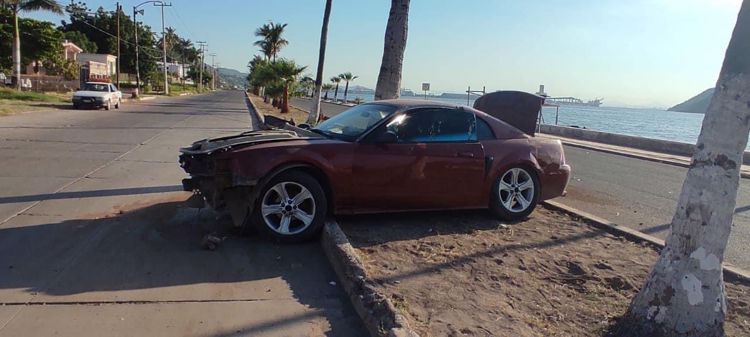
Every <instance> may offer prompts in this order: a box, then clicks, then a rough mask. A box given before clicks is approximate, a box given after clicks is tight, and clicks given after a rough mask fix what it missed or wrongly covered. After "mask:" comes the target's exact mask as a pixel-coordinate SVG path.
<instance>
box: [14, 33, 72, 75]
mask: <svg viewBox="0 0 750 337" xmlns="http://www.w3.org/2000/svg"><path fill="white" fill-rule="evenodd" d="M62 46H63V59H65V60H73V61H75V60H76V59H77V57H78V54H80V53H81V52H83V49H81V47H78V46H76V44H75V43H73V42H70V41H68V40H65V41H64V42H63V43H62ZM23 70H24V72H23V73H24V74H27V75H46V74H47V71H46V69H44V65H43V64H42V61H39V60H34V61H31V63H29V64H27V65H26V67H25V69H23Z"/></svg>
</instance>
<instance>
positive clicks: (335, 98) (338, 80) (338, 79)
mask: <svg viewBox="0 0 750 337" xmlns="http://www.w3.org/2000/svg"><path fill="white" fill-rule="evenodd" d="M331 82H333V83H335V84H336V89H335V90H334V91H333V101H334V102H336V101H338V97H339V83H341V77H339V76H334V77H331Z"/></svg>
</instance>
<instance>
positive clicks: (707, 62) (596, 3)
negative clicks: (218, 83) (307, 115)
mask: <svg viewBox="0 0 750 337" xmlns="http://www.w3.org/2000/svg"><path fill="white" fill-rule="evenodd" d="M61 2H64V1H61ZM85 2H87V3H88V5H89V7H92V8H96V7H99V6H103V7H105V8H107V9H114V6H115V5H114V4H115V2H114V1H99V0H90V1H85ZM121 2H122V3H123V4H124V8H125V10H126V11H127V12H128V13H132V6H133V5H135V4H138V3H140V2H141V1H140V0H124V1H121ZM740 2H741V1H740V0H627V1H624V0H568V1H565V0H545V1H543V0H529V1H517V0H474V1H455V0H412V4H411V10H410V17H409V38H408V43H407V48H406V55H405V60H404V76H403V84H402V85H403V87H405V88H411V89H414V90H419V88H420V83H421V82H430V83H431V84H432V89H433V91H434V92H462V91H464V90H466V86H468V85H471V86H472V87H481V86H483V85H484V86H487V89H488V90H498V89H516V90H524V91H530V92H535V91H536V90H537V89H538V85H539V84H545V85H546V91H547V92H548V93H549V94H551V95H553V96H577V97H580V98H583V99H591V98H596V97H603V98H604V102H605V104H606V105H633V106H652V107H668V106H671V105H673V104H676V103H679V102H680V101H682V100H684V99H687V98H689V97H691V96H693V95H695V94H697V93H699V92H701V91H702V90H704V89H706V88H708V87H712V86H713V85H714V83H715V81H716V77H717V75H718V73H719V69H720V67H721V62H722V59H723V56H724V51H725V49H726V45H727V43H728V41H729V36H730V34H731V31H732V28H733V27H734V23H735V20H736V15H737V12H738V10H739V5H740ZM324 3H325V1H324V0H284V1H268V0H266V1H256V0H251V1H247V0H246V1H241V0H214V1H204V0H172V5H173V7H171V8H167V9H166V13H165V16H166V21H167V26H172V27H175V28H176V29H177V32H178V34H180V35H183V36H186V37H188V38H190V39H191V40H193V41H195V40H204V41H208V43H209V47H208V48H209V49H210V52H213V53H217V54H218V56H217V62H219V63H220V64H221V66H223V67H228V68H234V69H237V70H241V71H246V65H247V61H248V60H249V59H250V57H251V56H252V55H253V54H255V53H258V52H257V51H256V48H254V47H253V46H252V42H253V41H254V40H255V37H254V36H253V32H254V30H255V28H257V27H258V26H260V25H262V24H264V23H266V22H268V21H269V20H273V21H276V22H283V23H288V24H289V26H288V27H287V32H286V38H287V39H288V40H289V42H290V44H289V46H288V47H286V48H285V49H284V50H282V52H281V56H282V57H287V58H292V59H294V60H296V61H297V62H298V63H300V64H303V65H307V66H308V72H309V74H311V75H313V74H314V73H315V67H316V64H317V55H318V43H319V38H320V25H321V21H322V16H323V7H324ZM144 7H145V8H146V14H145V16H144V17H143V19H144V21H145V22H146V23H147V24H149V25H151V26H152V27H153V28H154V30H155V31H160V29H161V23H160V15H159V10H158V8H157V7H151V6H148V5H147V6H144ZM389 7H390V1H387V0H333V10H332V13H331V23H330V26H329V35H328V52H327V55H326V65H325V73H326V78H327V77H330V76H332V75H335V74H339V73H342V72H345V71H351V72H352V73H354V74H355V75H359V78H358V79H357V80H356V81H355V82H354V83H355V84H360V85H364V86H367V87H370V88H374V87H375V83H376V81H377V75H378V69H379V67H380V59H381V57H382V49H383V35H384V31H385V25H386V21H387V17H388V10H389ZM27 16H31V17H34V18H38V19H44V20H49V21H53V22H56V23H59V21H60V20H61V19H63V17H57V16H54V15H49V14H27Z"/></svg>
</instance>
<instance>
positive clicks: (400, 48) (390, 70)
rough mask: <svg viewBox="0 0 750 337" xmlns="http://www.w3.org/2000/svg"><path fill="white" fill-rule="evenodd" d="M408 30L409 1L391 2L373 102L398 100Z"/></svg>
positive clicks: (392, 0)
mask: <svg viewBox="0 0 750 337" xmlns="http://www.w3.org/2000/svg"><path fill="white" fill-rule="evenodd" d="M408 29H409V0H391V11H390V13H389V14H388V25H387V26H386V28H385V45H384V46H383V60H382V62H381V63H380V74H379V75H378V84H377V86H376V87H375V100H381V99H392V98H398V97H399V95H400V91H401V70H402V67H403V63H404V50H406V35H407V31H408Z"/></svg>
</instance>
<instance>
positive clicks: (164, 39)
mask: <svg viewBox="0 0 750 337" xmlns="http://www.w3.org/2000/svg"><path fill="white" fill-rule="evenodd" d="M149 3H151V4H154V6H159V7H161V46H162V69H163V70H164V94H165V95H169V81H168V79H167V34H166V31H165V29H164V7H170V6H172V3H168V4H167V3H164V2H163V1H159V0H149V1H144V2H141V3H140V4H138V5H135V6H133V23H135V81H136V82H135V83H136V85H135V86H136V88H135V94H136V96H138V89H139V88H140V86H141V72H140V66H139V56H138V20H137V18H136V15H138V13H140V14H141V15H143V13H144V10H143V9H141V10H140V11H139V10H138V7H141V6H143V5H145V4H149Z"/></svg>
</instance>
